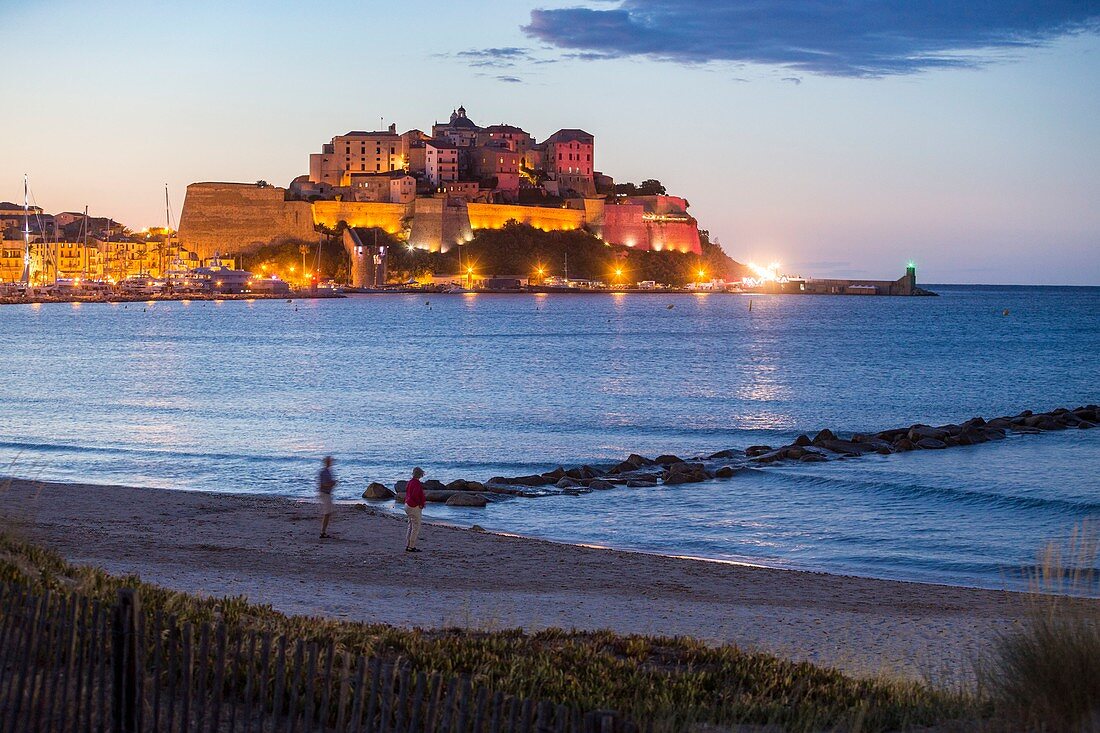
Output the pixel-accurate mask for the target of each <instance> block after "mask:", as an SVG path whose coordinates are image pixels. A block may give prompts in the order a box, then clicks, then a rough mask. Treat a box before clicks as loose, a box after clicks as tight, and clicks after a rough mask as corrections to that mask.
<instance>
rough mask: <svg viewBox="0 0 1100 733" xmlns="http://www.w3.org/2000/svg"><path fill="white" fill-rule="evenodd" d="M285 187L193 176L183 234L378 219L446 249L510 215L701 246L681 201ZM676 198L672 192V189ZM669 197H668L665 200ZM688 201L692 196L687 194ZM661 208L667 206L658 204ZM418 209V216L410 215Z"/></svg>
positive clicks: (198, 237)
mask: <svg viewBox="0 0 1100 733" xmlns="http://www.w3.org/2000/svg"><path fill="white" fill-rule="evenodd" d="M284 196H285V190H284V189H282V188H276V187H272V186H269V187H264V188H260V187H257V186H255V185H253V184H243V183H193V184H191V185H190V186H188V187H187V198H186V199H185V200H184V204H183V215H182V216H181V219H180V232H179V239H180V242H181V244H182V245H183V246H184V247H186V248H187V249H189V250H191V251H193V252H195V253H197V254H198V256H199V257H200V258H203V259H205V258H207V257H211V256H213V255H214V254H215V253H222V254H228V253H237V252H246V251H248V250H251V249H254V248H255V247H257V246H259V245H262V244H269V243H275V242H282V241H290V240H303V241H315V240H316V238H317V234H316V233H315V230H314V224H315V223H316V224H324V225H325V226H327V227H330V228H332V227H336V226H337V224H339V223H340V222H341V221H344V222H347V224H348V225H349V226H352V227H360V228H369V227H378V228H380V229H382V230H384V231H386V232H389V233H390V234H393V235H397V236H403V235H404V234H405V224H406V223H408V224H411V229H410V230H409V231H408V236H409V243H410V244H411V245H412V246H414V247H418V248H420V249H426V250H429V251H432V252H447V251H449V250H450V249H451V248H452V247H453V246H454V245H455V243H457V242H464V241H469V239H470V238H471V236H472V235H473V230H475V229H500V228H501V227H503V226H504V225H505V224H506V223H507V222H508V221H509V220H515V221H518V222H520V223H522V224H529V225H530V226H533V227H535V228H537V229H542V230H544V231H572V230H577V229H583V228H585V227H587V228H588V229H589V230H591V231H592V232H593V233H594V234H597V235H598V236H600V237H601V238H602V239H603V240H604V241H605V242H608V243H611V244H624V245H627V246H628V247H632V248H634V249H642V250H646V249H653V250H672V251H677V252H694V253H697V254H698V253H699V252H700V246H699V232H698V229H697V222H696V221H695V219H694V218H692V217H691V216H689V215H687V214H686V212H683V211H682V209H681V210H680V211H677V210H676V209H677V208H678V207H675V206H673V207H671V210H668V211H667V213H666V212H665V209H666V207H664V206H654V205H653V204H654V203H655V202H646V203H642V202H638V203H627V204H619V205H605V203H604V202H603V201H602V200H596V199H590V200H585V201H583V208H568V209H563V208H556V207H546V206H516V205H507V204H481V203H469V204H466V203H464V202H462V201H461V200H459V199H444V198H417V199H415V200H414V201H413V202H412V203H411V204H389V203H376V202H358V201H316V202H314V203H312V204H310V203H308V202H304V201H285V200H284ZM670 198H671V197H670ZM662 203H668V202H662ZM685 203H686V202H685ZM654 208H656V209H658V210H659V211H660V213H657V212H654V211H651V209H654ZM409 217H411V219H410V218H409Z"/></svg>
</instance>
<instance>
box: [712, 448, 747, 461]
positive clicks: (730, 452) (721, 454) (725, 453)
mask: <svg viewBox="0 0 1100 733" xmlns="http://www.w3.org/2000/svg"><path fill="white" fill-rule="evenodd" d="M739 455H741V451H739V450H737V449H736V448H728V449H726V450H720V451H718V452H717V453H711V454H710V456H708V457H707V460H710V461H717V460H718V459H720V458H735V457H737V456H739Z"/></svg>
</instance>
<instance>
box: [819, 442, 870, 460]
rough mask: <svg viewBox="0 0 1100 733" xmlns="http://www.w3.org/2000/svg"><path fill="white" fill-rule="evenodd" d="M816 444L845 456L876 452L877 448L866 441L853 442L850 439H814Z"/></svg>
mask: <svg viewBox="0 0 1100 733" xmlns="http://www.w3.org/2000/svg"><path fill="white" fill-rule="evenodd" d="M814 445H815V446H817V447H818V448H824V449H825V450H827V451H832V452H833V453H840V454H842V455H845V456H861V455H863V454H864V453H874V451H875V449H874V447H873V446H870V445H868V444H866V443H853V442H851V441H848V440H820V441H819V440H816V439H815V440H814Z"/></svg>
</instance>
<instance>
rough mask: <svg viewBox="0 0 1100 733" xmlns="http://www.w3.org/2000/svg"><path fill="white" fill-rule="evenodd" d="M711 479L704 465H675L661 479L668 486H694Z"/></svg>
mask: <svg viewBox="0 0 1100 733" xmlns="http://www.w3.org/2000/svg"><path fill="white" fill-rule="evenodd" d="M709 478H711V475H710V473H708V472H707V469H706V468H705V467H704V466H703V464H702V463H674V464H672V465H670V466H669V467H668V470H666V471H665V472H664V473H663V474H662V475H661V479H662V480H663V481H664V482H665V483H666V484H670V485H672V484H694V483H699V482H700V481H706V480H707V479H709Z"/></svg>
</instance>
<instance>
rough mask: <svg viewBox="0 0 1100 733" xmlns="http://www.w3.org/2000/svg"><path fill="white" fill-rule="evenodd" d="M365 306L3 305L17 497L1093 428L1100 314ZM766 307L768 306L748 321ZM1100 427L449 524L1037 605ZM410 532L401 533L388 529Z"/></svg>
mask: <svg viewBox="0 0 1100 733" xmlns="http://www.w3.org/2000/svg"><path fill="white" fill-rule="evenodd" d="M930 287H931V288H932V289H933V290H935V291H936V292H938V293H939V294H940V297H934V298H932V297H929V298H877V297H867V296H836V297H830V296H797V295H788V296H780V295H776V296H761V295H751V296H750V295H728V294H718V293H714V294H644V295H636V294H627V295H624V294H600V295H569V294H553V295H503V294H500V295H498V294H456V295H435V294H432V295H362V296H351V297H348V298H346V299H328V300H294V301H285V300H257V301H224V302H206V301H192V302H156V303H129V304H79V303H73V304H40V305H14V306H3V307H0V475H14V476H19V477H23V478H29V479H40V480H50V481H71V482H90V483H100V484H124V485H134V486H143V487H157V488H167V489H178V490H203V491H214V492H225V493H231V492H232V493H248V494H264V495H273V496H284V497H292V498H300V499H303V500H306V499H309V498H311V497H312V496H313V493H314V482H315V476H316V472H317V470H318V469H319V467H320V460H321V458H322V457H323V456H325V455H332V456H334V457H335V460H336V465H335V471H336V475H337V478H338V479H339V480H340V485H339V486H338V487H337V498H338V499H340V500H346V501H349V502H350V501H358V500H359V495H360V494H361V492H362V490H363V489H364V488H365V486H366V484H367V483H368V482H370V481H380V482H383V483H387V484H391V485H392V483H393V482H394V481H396V480H398V479H402V478H406V477H407V476H408V474H409V473H410V471H411V469H412V467H413V466H417V465H418V466H421V467H423V468H424V469H425V470H426V472H427V475H428V477H429V478H436V479H439V480H441V481H443V482H444V483H446V482H448V481H451V480H453V479H455V478H464V479H473V480H481V481H484V480H486V479H488V478H490V477H492V476H497V475H503V476H513V475H520V474H530V473H534V472H542V471H546V470H549V469H552V468H554V467H556V466H559V465H562V466H565V467H569V466H575V465H580V464H585V463H587V464H599V463H610V462H617V461H619V460H622V459H623V458H624V457H626V456H627V455H628V454H630V453H641V454H644V455H648V456H651V457H652V456H655V455H658V454H664V453H672V454H676V455H679V456H682V457H691V456H695V455H701V454H710V453H713V452H716V451H719V450H724V449H728V448H744V447H747V446H750V445H760V444H767V445H773V446H775V445H782V444H785V443H788V442H790V441H791V440H792V439H794V438H795V437H796V436H797V435H798V434H800V433H809V434H811V435H812V434H813V433H815V432H816V431H818V430H820V429H822V428H830V429H832V430H834V431H837V432H849V431H853V432H854V431H860V432H865V431H876V430H881V429H885V428H891V427H899V426H907V425H910V424H913V423H926V424H931V425H936V424H943V423H948V422H961V421H963V420H966V419H968V418H970V417H973V416H977V415H981V416H985V417H992V416H996V415H1005V414H1015V413H1018V412H1020V411H1022V410H1025V409H1031V410H1035V411H1040V410H1050V409H1053V408H1057V407H1075V406H1079V405H1084V404H1089V403H1098V402H1100V379H1098V378H1100V370H1098V367H1097V365H1098V362H1097V355H1098V354H1100V288H1068V287H1067V288H1054V287H1001V286H997V287H992V286H938V287H937V286H930ZM750 304H751V307H750ZM1098 469H1100V429H1098V430H1067V431H1063V432H1056V433H1044V434H1041V435H1011V436H1010V437H1009V438H1008V439H1006V440H1003V441H1000V442H995V443H988V444H984V445H979V446H973V447H964V448H954V449H951V450H946V451H919V452H913V453H904V454H896V455H890V456H879V455H872V456H866V457H863V458H860V459H858V460H843V461H829V462H827V463H817V464H799V463H795V464H786V465H770V466H762V467H759V468H755V469H752V470H748V471H745V472H742V473H740V474H738V475H737V476H736V477H734V478H733V479H729V480H715V481H710V482H705V483H698V484H686V485H677V486H668V487H665V486H658V487H655V488H643V489H627V488H616V489H613V490H610V491H601V492H593V493H591V494H587V495H582V496H547V497H541V498H510V499H507V500H503V501H498V502H494V503H492V504H490V505H489V506H488V507H486V508H484V509H459V508H449V507H445V506H443V505H437V504H429V506H428V508H427V510H426V512H425V514H426V516H427V517H428V518H429V519H431V520H435V521H441V522H448V523H453V524H456V525H465V526H469V525H473V524H478V525H480V526H481V527H483V528H485V529H488V530H492V531H501V532H508V533H514V534H518V535H525V536H531V537H540V538H546V539H551V540H557V541H562V542H569V543H579V544H586V545H597V546H606V547H614V548H622V549H630V550H637V551H642V552H651V553H659V554H666V555H675V556H688V557H698V558H706V559H711V560H717V561H729V562H740V563H750V564H758V565H764V566H770V567H780V568H795V569H802V570H811V571H822V572H827V573H839V574H848V575H858V576H866V577H874V578H890V579H900V580H913V581H926V582H934V583H944V584H951V585H962V586H977V587H986V588H1010V589H1019V588H1022V587H1025V586H1026V585H1027V584H1028V583H1029V582H1030V581H1029V577H1030V573H1029V571H1028V569H1029V568H1030V567H1032V566H1034V564H1035V562H1036V559H1037V557H1038V556H1039V553H1040V552H1041V551H1042V550H1043V548H1044V547H1045V546H1046V545H1047V544H1048V543H1056V544H1057V543H1064V542H1065V541H1066V540H1067V538H1068V537H1070V536H1071V533H1072V532H1074V530H1075V528H1080V527H1082V526H1085V528H1086V532H1089V531H1091V530H1090V529H1089V527H1090V526H1093V525H1091V524H1090V521H1092V522H1094V521H1095V520H1096V519H1098V518H1100V470H1098ZM389 506H390V507H391V508H390V509H388V510H393V511H396V507H392V504H390V505H389Z"/></svg>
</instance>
